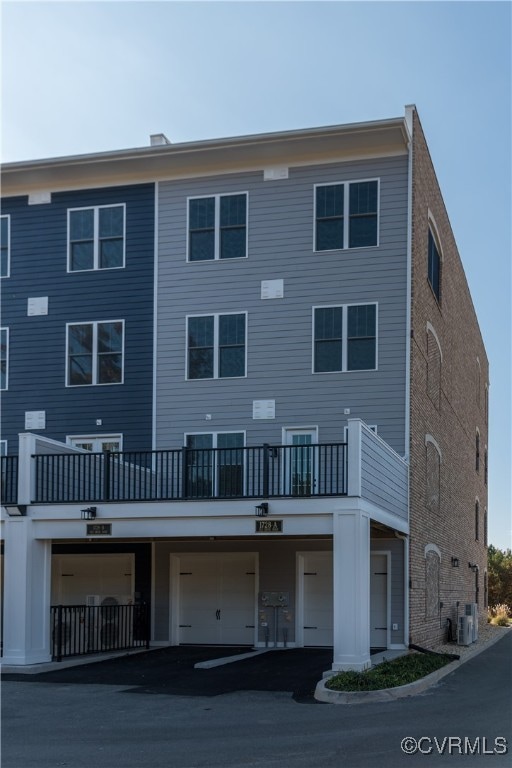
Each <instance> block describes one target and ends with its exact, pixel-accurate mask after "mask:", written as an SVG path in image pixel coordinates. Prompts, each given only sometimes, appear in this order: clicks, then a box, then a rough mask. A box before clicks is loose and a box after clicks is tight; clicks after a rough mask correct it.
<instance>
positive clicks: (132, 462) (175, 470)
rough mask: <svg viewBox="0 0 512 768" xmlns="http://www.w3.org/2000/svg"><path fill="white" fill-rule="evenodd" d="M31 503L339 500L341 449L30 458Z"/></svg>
mask: <svg viewBox="0 0 512 768" xmlns="http://www.w3.org/2000/svg"><path fill="white" fill-rule="evenodd" d="M34 461H35V488H36V491H35V499H34V500H33V501H34V503H48V502H52V503H66V502H67V503H69V502H91V501H175V500H176V501H178V500H184V499H196V500H203V499H240V498H269V497H279V496H285V497H286V496H344V495H346V494H347V445H346V443H329V444H321V445H300V446H295V445H277V446H271V445H262V446H257V447H249V448H208V449H191V448H182V449H177V450H165V451H125V452H122V453H110V452H108V451H106V452H104V453H66V454H44V455H36V456H34Z"/></svg>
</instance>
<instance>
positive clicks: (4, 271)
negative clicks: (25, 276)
mask: <svg viewBox="0 0 512 768" xmlns="http://www.w3.org/2000/svg"><path fill="white" fill-rule="evenodd" d="M10 266H11V217H10V216H9V215H4V216H0V277H9V275H10Z"/></svg>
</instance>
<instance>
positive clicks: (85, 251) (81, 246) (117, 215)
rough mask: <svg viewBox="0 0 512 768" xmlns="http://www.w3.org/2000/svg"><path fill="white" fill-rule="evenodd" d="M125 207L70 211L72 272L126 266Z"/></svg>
mask: <svg viewBox="0 0 512 768" xmlns="http://www.w3.org/2000/svg"><path fill="white" fill-rule="evenodd" d="M125 208H126V206H125V204H124V203H121V204H119V205H97V206H95V207H93V208H74V209H70V210H69V211H68V272H84V271H88V270H95V269H119V268H120V267H124V265H125Z"/></svg>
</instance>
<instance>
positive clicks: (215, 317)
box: [185, 312, 248, 435]
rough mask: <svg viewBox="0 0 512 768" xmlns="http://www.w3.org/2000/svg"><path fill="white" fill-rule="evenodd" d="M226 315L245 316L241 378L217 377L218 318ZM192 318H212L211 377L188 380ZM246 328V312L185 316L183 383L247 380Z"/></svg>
mask: <svg viewBox="0 0 512 768" xmlns="http://www.w3.org/2000/svg"><path fill="white" fill-rule="evenodd" d="M226 315H245V339H244V349H245V359H244V368H245V373H244V375H243V376H219V317H226ZM192 317H213V376H210V377H208V378H204V379H194V378H189V375H188V362H189V361H188V352H189V347H188V321H189V318H192ZM247 326H248V313H247V312H202V313H201V314H199V315H186V318H185V381H213V380H214V379H219V380H220V381H224V380H225V379H227V380H228V381H231V380H232V379H246V378H247ZM189 434H192V433H189ZM197 434H201V435H202V434H207V433H206V432H199V433H197ZM208 434H210V433H208Z"/></svg>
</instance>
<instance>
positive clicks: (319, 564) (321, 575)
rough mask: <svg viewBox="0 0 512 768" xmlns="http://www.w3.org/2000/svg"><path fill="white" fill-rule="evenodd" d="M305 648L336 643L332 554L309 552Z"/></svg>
mask: <svg viewBox="0 0 512 768" xmlns="http://www.w3.org/2000/svg"><path fill="white" fill-rule="evenodd" d="M303 557H304V572H303V585H304V586H303V595H304V609H303V610H304V630H303V631H304V635H303V637H304V645H318V646H325V645H327V646H330V645H332V643H333V618H332V611H333V591H332V590H333V587H332V580H333V572H332V552H305V553H304V555H303Z"/></svg>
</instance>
